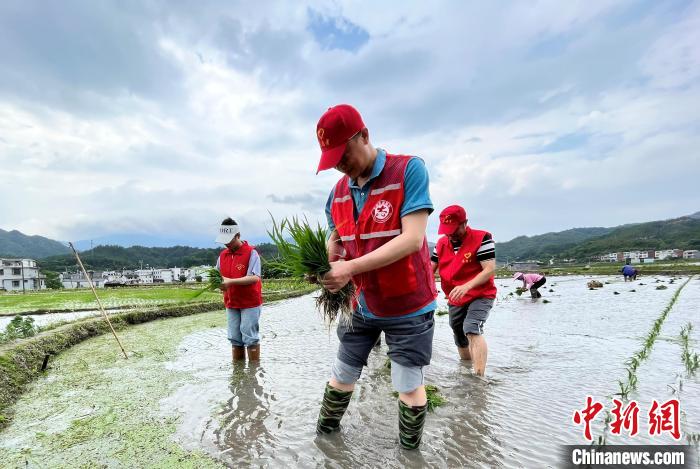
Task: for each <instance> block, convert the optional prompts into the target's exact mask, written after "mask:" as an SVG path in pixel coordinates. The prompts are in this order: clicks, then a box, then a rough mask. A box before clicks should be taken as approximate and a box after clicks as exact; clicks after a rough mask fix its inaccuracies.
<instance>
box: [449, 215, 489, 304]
mask: <svg viewBox="0 0 700 469" xmlns="http://www.w3.org/2000/svg"><path fill="white" fill-rule="evenodd" d="M486 233H487V232H486V231H482V230H475V229H472V228H470V227H467V232H466V234H465V235H464V239H463V240H462V247H461V248H459V251H457V253H455V252H454V249H453V248H452V244H451V243H450V239H449V238H448V237H447V236H443V237H442V238H440V239H439V240H438V242H437V246H436V247H435V248H436V249H437V255H438V267H439V269H440V282H441V284H442V291H444V292H445V296H446V297H448V298H449V296H450V292H451V291H452V290H453V289H454V287H456V286H458V285H462V284H464V283H466V282H468V281H469V280H471V279H473V278H474V277H476V276H477V275H478V274H479V273H480V272H481V271H482V268H481V263H480V262H479V261H477V260H476V251H478V250H479V247H480V246H481V242H482V241H483V239H484V235H485V234H486ZM476 298H496V285H495V283H494V282H493V277H491V278H490V279H488V280H487V281H486V282H485V283H482V284H481V285H479V286H478V287H474V288H472V289H471V290H469V292H467V294H466V295H464V296H463V297H462V298H461V299H460V300H459V301H457V302H456V303H453V302H452V301H451V300H450V301H449V304H451V305H454V306H463V305H465V304H467V303H469V302H470V301H472V300H474V299H476Z"/></svg>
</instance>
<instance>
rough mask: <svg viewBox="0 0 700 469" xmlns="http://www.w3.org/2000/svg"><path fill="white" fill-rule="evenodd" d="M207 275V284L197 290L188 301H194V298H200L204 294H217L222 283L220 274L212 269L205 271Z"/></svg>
mask: <svg viewBox="0 0 700 469" xmlns="http://www.w3.org/2000/svg"><path fill="white" fill-rule="evenodd" d="M207 275H208V278H207V283H206V285H205V286H204V288H200V289H199V290H197V291H196V292H195V294H194V295H192V296H191V297H190V300H194V299H195V298H197V297H199V296H201V295H202V294H203V293H204V292H207V291H210V292H217V291H219V290H220V289H221V284H222V283H223V278H222V277H221V272H219V271H218V270H217V269H213V268H212V269H209V270H207Z"/></svg>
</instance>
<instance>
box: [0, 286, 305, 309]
mask: <svg viewBox="0 0 700 469" xmlns="http://www.w3.org/2000/svg"><path fill="white" fill-rule="evenodd" d="M303 285H304V284H303V283H301V282H300V281H299V280H294V279H269V280H267V279H266V280H263V295H265V296H268V295H273V296H274V295H277V294H279V292H284V291H289V290H296V289H299V288H303ZM203 287H204V284H186V285H167V286H166V285H162V286H136V287H122V288H100V289H98V291H97V294H98V295H99V296H100V301H101V302H102V305H103V306H104V307H105V308H109V309H115V308H129V307H140V308H142V307H149V306H156V305H164V304H177V303H184V302H187V301H189V300H190V298H191V297H192V296H193V295H194V294H195V292H196V291H197V289H200V288H203ZM220 299H221V294H220V293H216V292H204V293H203V294H202V295H201V296H199V297H198V298H197V299H196V301H202V302H207V301H215V300H220ZM97 308H98V306H97V302H96V301H95V297H94V296H93V294H92V291H91V290H90V289H85V288H82V289H75V290H43V291H39V292H28V293H24V294H21V293H2V294H0V316H14V315H16V314H42V313H51V312H64V311H86V310H94V309H97Z"/></svg>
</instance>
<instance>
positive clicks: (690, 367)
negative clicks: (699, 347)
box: [680, 323, 700, 376]
mask: <svg viewBox="0 0 700 469" xmlns="http://www.w3.org/2000/svg"><path fill="white" fill-rule="evenodd" d="M692 330H693V325H692V324H691V323H688V324H686V325H685V326H684V327H683V328H682V329H681V333H680V337H681V346H682V348H683V349H682V351H681V358H682V359H683V364H684V365H685V370H686V371H687V372H688V375H689V376H692V375H694V374H695V372H696V371H697V369H698V367H700V356H698V354H697V353H695V352H692V351H691V350H690V332H691V331H692Z"/></svg>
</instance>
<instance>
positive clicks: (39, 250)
mask: <svg viewBox="0 0 700 469" xmlns="http://www.w3.org/2000/svg"><path fill="white" fill-rule="evenodd" d="M68 252H70V249H68V246H65V245H64V244H61V243H59V242H58V241H54V240H53V239H49V238H44V237H43V236H27V235H25V234H23V233H20V232H19V231H17V230H12V231H5V230H2V229H0V257H5V258H7V257H10V258H30V259H40V258H42V257H48V256H55V255H58V254H66V253H68Z"/></svg>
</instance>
